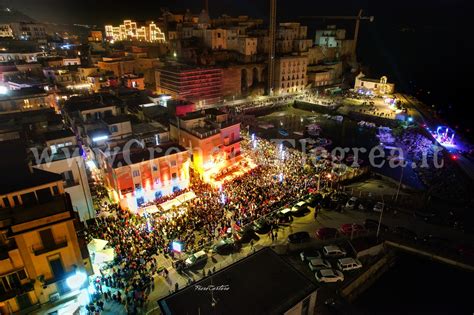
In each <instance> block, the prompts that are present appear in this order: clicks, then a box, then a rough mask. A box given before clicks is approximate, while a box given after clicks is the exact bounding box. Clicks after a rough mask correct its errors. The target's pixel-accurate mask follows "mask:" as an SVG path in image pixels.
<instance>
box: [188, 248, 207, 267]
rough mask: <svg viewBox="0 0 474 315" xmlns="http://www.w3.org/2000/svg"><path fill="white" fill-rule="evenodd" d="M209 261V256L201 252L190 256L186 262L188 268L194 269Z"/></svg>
mask: <svg viewBox="0 0 474 315" xmlns="http://www.w3.org/2000/svg"><path fill="white" fill-rule="evenodd" d="M206 259H207V254H206V252H205V251H203V250H200V251H198V252H196V253H194V254H192V255H190V256H189V257H188V258H187V259H186V260H185V261H184V263H185V265H186V267H188V268H189V267H192V266H194V265H197V264H199V263H201V262H203V261H204V260H206Z"/></svg>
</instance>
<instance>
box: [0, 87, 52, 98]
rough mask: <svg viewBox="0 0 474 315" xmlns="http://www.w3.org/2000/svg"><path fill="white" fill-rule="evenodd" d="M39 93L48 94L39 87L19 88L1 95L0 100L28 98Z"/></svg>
mask: <svg viewBox="0 0 474 315" xmlns="http://www.w3.org/2000/svg"><path fill="white" fill-rule="evenodd" d="M37 95H47V93H46V91H45V90H44V89H42V88H39V87H28V88H24V89H19V90H10V91H8V93H7V94H5V95H0V100H8V99H12V98H26V97H31V96H37Z"/></svg>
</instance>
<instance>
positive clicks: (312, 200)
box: [305, 194, 323, 209]
mask: <svg viewBox="0 0 474 315" xmlns="http://www.w3.org/2000/svg"><path fill="white" fill-rule="evenodd" d="M322 199H323V196H322V195H320V194H311V195H308V196H306V198H305V201H306V203H307V204H308V208H310V209H314V208H316V206H317V205H318V204H320V203H321V200H322Z"/></svg>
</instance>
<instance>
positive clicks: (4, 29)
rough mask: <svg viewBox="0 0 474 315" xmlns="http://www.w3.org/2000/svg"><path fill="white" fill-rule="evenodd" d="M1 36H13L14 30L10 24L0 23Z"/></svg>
mask: <svg viewBox="0 0 474 315" xmlns="http://www.w3.org/2000/svg"><path fill="white" fill-rule="evenodd" d="M0 37H13V31H12V28H11V27H10V24H0Z"/></svg>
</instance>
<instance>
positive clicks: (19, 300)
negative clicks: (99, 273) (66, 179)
mask: <svg viewBox="0 0 474 315" xmlns="http://www.w3.org/2000/svg"><path fill="white" fill-rule="evenodd" d="M22 167H24V169H23V168H22ZM22 167H18V166H17V168H16V169H15V171H14V172H13V173H12V171H11V170H10V171H8V170H6V172H7V173H9V175H11V177H9V178H8V179H9V180H11V181H9V185H8V186H6V185H2V187H1V190H0V279H1V281H0V312H1V313H2V314H14V313H15V314H16V313H19V312H22V313H26V312H27V313H30V312H31V311H32V310H34V309H35V308H38V307H39V306H40V305H42V304H46V303H48V302H54V301H57V300H60V299H62V298H65V297H68V298H69V299H70V303H72V304H73V305H74V306H75V308H74V306H73V305H71V307H73V308H74V309H71V310H70V311H71V313H73V312H74V311H76V310H77V309H78V308H79V307H80V303H79V301H80V299H81V296H84V294H85V296H86V297H87V290H86V289H82V288H84V287H87V275H88V274H91V271H92V270H91V266H90V259H89V255H88V251H87V247H86V245H85V241H84V240H83V239H82V238H81V237H79V236H78V234H77V228H76V225H75V223H76V218H75V215H74V212H73V209H72V205H71V201H70V199H69V196H68V194H67V193H65V191H64V187H63V180H62V178H61V176H60V175H57V174H54V173H50V172H46V171H43V170H38V169H28V168H27V166H22ZM2 173H3V172H2ZM79 278H80V279H79ZM76 279H78V280H80V281H78V282H77V283H74V287H73V286H72V282H74V280H76ZM76 284H77V287H76Z"/></svg>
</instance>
